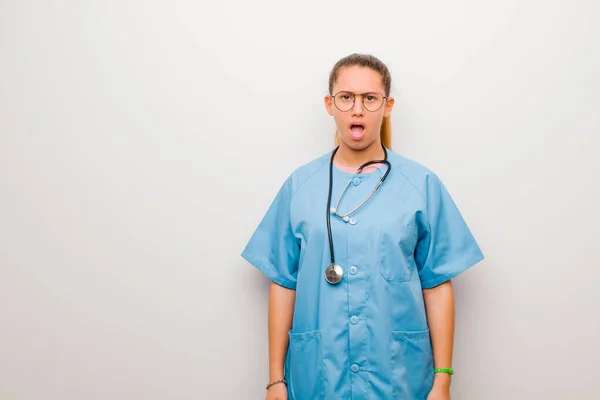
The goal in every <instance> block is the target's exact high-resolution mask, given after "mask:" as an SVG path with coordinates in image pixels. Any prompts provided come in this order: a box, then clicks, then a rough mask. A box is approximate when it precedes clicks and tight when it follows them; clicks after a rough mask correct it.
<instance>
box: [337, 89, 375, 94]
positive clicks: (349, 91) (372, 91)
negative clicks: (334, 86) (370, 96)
mask: <svg viewBox="0 0 600 400" xmlns="http://www.w3.org/2000/svg"><path fill="white" fill-rule="evenodd" d="M340 92H348V93H352V94H364V93H382V92H380V91H379V90H367V91H366V92H362V93H356V92H353V91H351V90H338V91H337V92H336V93H340Z"/></svg>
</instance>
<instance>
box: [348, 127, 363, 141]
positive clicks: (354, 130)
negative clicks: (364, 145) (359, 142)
mask: <svg viewBox="0 0 600 400" xmlns="http://www.w3.org/2000/svg"><path fill="white" fill-rule="evenodd" d="M350 130H351V131H352V136H354V137H356V138H359V137H360V136H361V135H362V133H363V132H364V130H365V128H363V127H362V126H358V125H353V126H352V128H350Z"/></svg>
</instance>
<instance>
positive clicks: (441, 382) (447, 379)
mask: <svg viewBox="0 0 600 400" xmlns="http://www.w3.org/2000/svg"><path fill="white" fill-rule="evenodd" d="M451 382H452V375H450V374H446V373H436V374H435V375H434V377H433V384H434V386H439V387H442V388H448V389H449V388H450V383H451Z"/></svg>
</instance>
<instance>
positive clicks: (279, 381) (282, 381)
mask: <svg viewBox="0 0 600 400" xmlns="http://www.w3.org/2000/svg"><path fill="white" fill-rule="evenodd" d="M278 383H283V384H286V385H287V382H286V381H285V379H284V378H281V379H278V380H276V381H273V382H269V384H268V385H267V390H269V388H270V387H271V386H273V385H276V384H278Z"/></svg>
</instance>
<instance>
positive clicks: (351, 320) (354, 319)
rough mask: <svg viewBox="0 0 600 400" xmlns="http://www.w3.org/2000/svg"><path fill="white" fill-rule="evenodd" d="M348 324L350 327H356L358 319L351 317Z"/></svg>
mask: <svg viewBox="0 0 600 400" xmlns="http://www.w3.org/2000/svg"><path fill="white" fill-rule="evenodd" d="M350 323H351V324H352V325H356V324H358V317H357V316H353V317H351V318H350Z"/></svg>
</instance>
